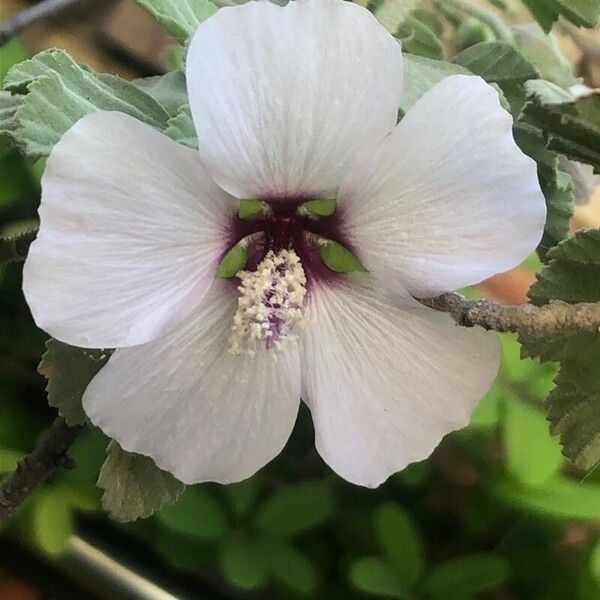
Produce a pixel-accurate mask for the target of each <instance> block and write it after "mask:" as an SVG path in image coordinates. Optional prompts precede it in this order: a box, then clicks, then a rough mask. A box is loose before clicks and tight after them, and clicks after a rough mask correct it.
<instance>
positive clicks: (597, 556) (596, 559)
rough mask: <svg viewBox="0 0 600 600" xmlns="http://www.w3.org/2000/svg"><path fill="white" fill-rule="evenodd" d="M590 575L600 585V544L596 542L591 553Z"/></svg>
mask: <svg viewBox="0 0 600 600" xmlns="http://www.w3.org/2000/svg"><path fill="white" fill-rule="evenodd" d="M590 573H591V575H592V577H593V578H594V581H595V582H596V583H597V584H598V585H600V542H596V545H595V546H594V548H593V550H592V551H591V553H590Z"/></svg>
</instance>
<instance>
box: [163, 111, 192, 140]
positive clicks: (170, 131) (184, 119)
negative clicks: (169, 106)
mask: <svg viewBox="0 0 600 600" xmlns="http://www.w3.org/2000/svg"><path fill="white" fill-rule="evenodd" d="M165 134H166V135H168V136H169V137H170V138H171V139H172V140H175V141H176V142H179V143H180V144H183V145H184V146H189V147H190V148H198V136H197V135H196V127H195V126H194V121H193V120H192V111H191V110H190V107H189V105H188V104H186V105H185V106H182V107H181V108H180V110H179V112H178V113H177V114H176V115H175V116H174V117H171V118H170V119H169V122H168V124H167V128H166V129H165Z"/></svg>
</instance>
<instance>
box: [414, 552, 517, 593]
mask: <svg viewBox="0 0 600 600" xmlns="http://www.w3.org/2000/svg"><path fill="white" fill-rule="evenodd" d="M508 576H509V566H508V563H507V562H506V560H505V559H504V558H502V557H501V556H498V555H496V554H491V553H483V552H482V553H480V554H468V555H465V556H460V557H458V558H454V559H452V560H449V561H447V562H445V563H442V564H440V565H437V566H435V567H434V568H433V569H431V571H430V572H429V573H428V574H427V575H426V577H425V580H424V582H423V590H424V591H425V592H427V593H428V594H431V595H434V596H443V597H446V598H461V597H463V596H467V595H470V594H476V593H478V592H483V591H486V590H490V589H493V588H495V587H498V586H499V585H502V584H503V583H504V582H505V581H506V580H507V579H508Z"/></svg>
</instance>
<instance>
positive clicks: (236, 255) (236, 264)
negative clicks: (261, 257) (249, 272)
mask: <svg viewBox="0 0 600 600" xmlns="http://www.w3.org/2000/svg"><path fill="white" fill-rule="evenodd" d="M247 262H248V250H247V249H246V246H244V245H243V244H236V245H235V246H234V247H233V248H232V249H231V250H230V251H229V252H228V253H227V254H226V255H225V256H224V257H223V258H222V259H221V262H220V263H219V266H218V267H217V277H219V278H221V279H228V278H229V277H235V276H236V275H237V274H238V273H239V272H240V271H242V270H243V269H244V267H245V266H246V263H247Z"/></svg>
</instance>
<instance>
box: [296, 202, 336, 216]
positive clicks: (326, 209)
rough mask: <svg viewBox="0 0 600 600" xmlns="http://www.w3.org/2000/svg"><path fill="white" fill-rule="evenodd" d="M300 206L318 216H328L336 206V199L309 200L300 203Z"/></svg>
mask: <svg viewBox="0 0 600 600" xmlns="http://www.w3.org/2000/svg"><path fill="white" fill-rule="evenodd" d="M300 208H301V209H303V210H306V211H307V212H309V213H311V214H313V215H317V216H319V217H330V216H331V215H332V214H333V213H334V212H335V209H336V208H337V200H336V199H335V198H319V199H317V200H309V201H308V202H304V203H303V204H301V205H300Z"/></svg>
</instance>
